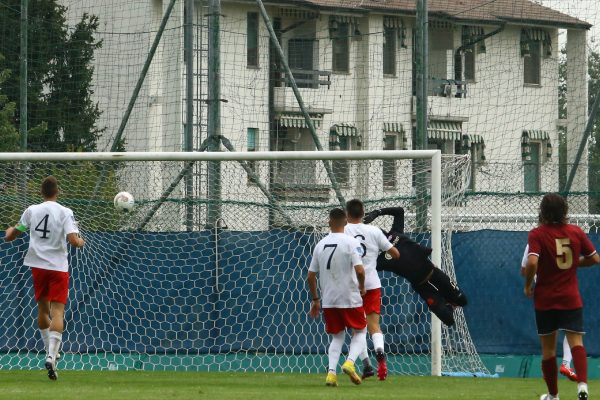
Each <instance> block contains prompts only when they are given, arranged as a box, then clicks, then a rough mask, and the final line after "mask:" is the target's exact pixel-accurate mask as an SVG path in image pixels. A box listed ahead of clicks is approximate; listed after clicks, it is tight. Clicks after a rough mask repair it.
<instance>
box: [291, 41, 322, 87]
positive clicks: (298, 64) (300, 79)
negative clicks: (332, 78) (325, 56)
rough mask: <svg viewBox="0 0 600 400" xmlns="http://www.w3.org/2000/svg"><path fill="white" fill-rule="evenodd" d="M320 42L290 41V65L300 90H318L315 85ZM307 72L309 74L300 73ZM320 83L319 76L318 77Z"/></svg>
mask: <svg viewBox="0 0 600 400" xmlns="http://www.w3.org/2000/svg"><path fill="white" fill-rule="evenodd" d="M318 43H319V42H318V41H316V40H314V39H290V40H289V41H288V63H289V66H290V69H292V71H293V73H294V79H295V80H296V84H297V85H298V87H299V88H313V89H317V88H318V87H319V86H318V82H317V83H315V74H314V69H315V54H317V53H318V51H319V49H318ZM298 70H302V71H307V73H301V72H298ZM316 78H317V79H316V80H317V81H318V74H317V77H316Z"/></svg>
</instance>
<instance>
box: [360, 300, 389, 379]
mask: <svg viewBox="0 0 600 400" xmlns="http://www.w3.org/2000/svg"><path fill="white" fill-rule="evenodd" d="M363 308H364V309H365V313H366V314H367V330H368V331H369V334H370V335H371V339H372V340H373V348H374V350H375V356H376V357H377V376H378V377H379V380H385V378H386V377H387V372H388V371H387V363H386V361H385V347H384V337H383V332H381V326H380V314H381V288H377V289H372V290H369V291H367V293H366V294H365V296H364V298H363Z"/></svg>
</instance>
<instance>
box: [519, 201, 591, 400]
mask: <svg viewBox="0 0 600 400" xmlns="http://www.w3.org/2000/svg"><path fill="white" fill-rule="evenodd" d="M567 211H568V205H567V202H566V200H565V199H564V198H563V197H562V196H560V195H558V194H547V195H545V196H544V198H543V199H542V202H541V204H540V215H539V222H540V226H538V227H537V228H535V229H532V230H531V232H529V238H528V244H529V254H528V257H527V266H526V267H525V289H524V292H525V295H526V296H528V297H531V296H533V298H534V307H535V319H536V325H537V331H538V335H539V336H540V342H541V347H542V373H543V376H544V380H545V381H546V385H547V386H548V394H545V395H543V396H542V397H541V398H542V399H544V400H552V399H558V384H557V375H558V368H557V366H556V339H557V336H558V334H557V331H558V330H559V329H562V330H564V331H565V332H566V337H567V340H568V341H569V344H570V346H571V353H572V355H573V363H574V365H575V371H576V373H577V379H578V382H579V383H578V396H579V400H587V399H588V390H587V359H586V352H585V348H584V347H583V334H584V329H583V302H582V300H581V295H580V294H579V287H578V284H577V267H585V266H591V265H593V264H597V263H598V262H600V257H599V256H598V254H597V253H596V250H595V249H594V246H593V245H592V242H591V241H590V240H589V239H588V237H587V236H586V234H585V233H584V232H583V231H582V230H581V228H579V227H578V226H576V225H571V224H568V223H567ZM536 274H537V279H536V282H535V287H534V286H533V283H534V277H535V276H536Z"/></svg>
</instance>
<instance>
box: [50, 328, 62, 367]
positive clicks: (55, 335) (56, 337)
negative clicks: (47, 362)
mask: <svg viewBox="0 0 600 400" xmlns="http://www.w3.org/2000/svg"><path fill="white" fill-rule="evenodd" d="M49 336H50V338H49V340H48V342H49V343H48V357H52V359H53V360H56V355H57V354H58V350H59V349H60V343H61V342H62V333H59V332H56V331H50V334H49Z"/></svg>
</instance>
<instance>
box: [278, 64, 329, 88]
mask: <svg viewBox="0 0 600 400" xmlns="http://www.w3.org/2000/svg"><path fill="white" fill-rule="evenodd" d="M291 71H292V74H293V75H294V79H295V80H296V84H297V85H298V87H299V88H308V89H318V88H319V86H327V89H329V88H330V87H331V71H318V70H307V69H292V70H291ZM275 72H276V73H277V77H276V78H274V79H273V81H274V82H276V83H284V84H285V85H286V86H291V83H290V80H289V79H288V78H287V76H286V74H285V71H284V70H277V71H275Z"/></svg>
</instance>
